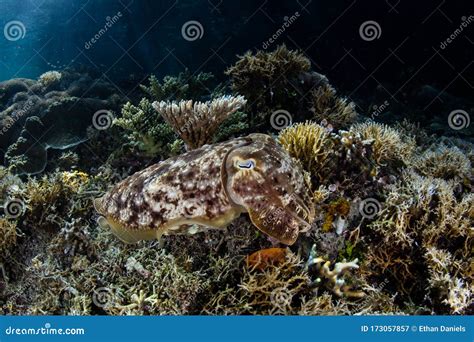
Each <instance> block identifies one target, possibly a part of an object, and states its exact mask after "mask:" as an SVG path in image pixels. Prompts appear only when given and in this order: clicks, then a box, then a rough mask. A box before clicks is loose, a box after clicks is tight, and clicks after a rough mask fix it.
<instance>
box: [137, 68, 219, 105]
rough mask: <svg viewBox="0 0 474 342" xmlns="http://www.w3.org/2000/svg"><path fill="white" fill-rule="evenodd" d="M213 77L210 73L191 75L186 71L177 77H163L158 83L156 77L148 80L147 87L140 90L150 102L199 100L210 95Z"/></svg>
mask: <svg viewBox="0 0 474 342" xmlns="http://www.w3.org/2000/svg"><path fill="white" fill-rule="evenodd" d="M213 78H214V76H213V75H212V74H211V73H205V72H200V73H199V74H197V75H193V74H191V73H190V72H189V70H188V69H186V70H185V71H184V72H180V73H179V74H178V75H177V76H165V77H164V78H163V81H162V82H160V81H159V80H158V79H157V78H156V76H154V75H152V76H150V78H149V83H150V84H149V85H148V86H144V85H142V86H141V88H142V90H143V91H144V92H145V93H146V94H147V95H148V96H149V98H150V99H151V100H152V101H167V100H178V101H179V100H184V99H189V98H193V99H201V98H203V97H205V96H210V95H211V93H212V90H211V89H210V88H211V85H210V82H211V81H212V79H213Z"/></svg>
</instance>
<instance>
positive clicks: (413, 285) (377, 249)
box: [361, 170, 474, 313]
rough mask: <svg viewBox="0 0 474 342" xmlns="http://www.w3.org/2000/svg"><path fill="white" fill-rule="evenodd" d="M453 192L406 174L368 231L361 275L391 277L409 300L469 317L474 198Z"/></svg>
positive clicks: (438, 182) (389, 192)
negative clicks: (466, 311)
mask: <svg viewBox="0 0 474 342" xmlns="http://www.w3.org/2000/svg"><path fill="white" fill-rule="evenodd" d="M455 192H456V190H455V189H454V186H453V184H452V183H448V182H447V181H445V180H442V179H439V178H432V177H424V176H420V175H418V174H416V173H415V172H414V171H412V170H407V171H405V172H404V174H403V178H402V179H401V180H400V181H399V182H398V183H396V184H393V185H391V186H389V187H388V188H387V193H386V199H385V205H384V208H383V209H382V210H381V211H380V213H379V215H378V217H377V219H376V220H375V221H373V222H371V223H370V224H369V225H368V229H369V231H368V232H367V233H366V235H367V236H366V237H364V238H363V241H364V244H367V245H365V246H364V250H366V251H367V252H366V253H365V255H366V259H365V260H364V266H363V267H361V269H362V270H363V271H364V272H368V274H369V275H372V276H376V277H379V278H380V277H387V278H388V279H390V283H391V284H392V286H394V287H395V288H396V289H397V290H398V291H399V293H400V294H401V296H402V297H405V296H406V297H405V298H406V299H408V298H409V299H410V300H411V301H421V302H423V301H425V300H429V301H431V302H428V303H423V304H425V305H427V306H428V305H432V306H433V308H434V310H436V312H443V311H444V312H451V313H462V312H465V310H467V309H468V308H469V306H470V305H472V302H473V298H472V293H471V292H470V290H469V287H468V286H465V285H463V284H469V283H470V282H471V281H472V274H471V273H470V272H471V271H470V269H471V266H470V265H471V264H472V262H473V255H472V249H473V247H474V240H473V237H474V235H473V230H472V223H473V218H474V216H473V215H474V212H473V210H472V208H474V202H473V201H474V197H473V195H472V194H464V195H461V194H457V195H456V194H455ZM373 244H375V245H373ZM426 273H428V274H429V276H428V277H427V278H426V277H425V276H424V274H426ZM426 291H428V293H429V294H430V295H429V296H428V297H426ZM461 293H462V294H463V296H458V294H461ZM417 297H418V298H417ZM453 297H456V299H457V301H455V300H454V299H453ZM428 298H429V299H428Z"/></svg>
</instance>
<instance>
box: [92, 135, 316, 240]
mask: <svg viewBox="0 0 474 342" xmlns="http://www.w3.org/2000/svg"><path fill="white" fill-rule="evenodd" d="M95 207H96V209H97V211H98V212H99V213H100V214H101V215H103V216H105V218H103V217H102V218H101V219H100V223H101V225H102V226H104V227H108V228H110V229H111V230H112V231H113V232H114V233H115V234H116V235H117V236H118V237H119V238H120V239H122V240H123V241H125V242H128V243H134V242H137V241H139V240H142V239H155V238H160V237H161V236H162V235H163V234H165V235H167V234H174V233H191V234H192V233H195V232H196V231H201V230H206V229H209V227H211V228H225V226H226V225H227V224H228V223H229V222H231V221H232V220H234V219H235V218H236V217H237V216H239V215H240V214H241V213H242V212H248V213H249V215H250V219H251V220H252V222H253V224H254V225H255V226H257V228H259V229H260V230H261V231H263V232H264V233H266V234H268V235H270V236H271V237H273V238H275V239H277V240H279V241H281V242H283V243H285V244H289V245H291V244H293V243H294V242H295V241H296V239H297V238H298V234H299V233H300V232H304V231H305V230H307V229H309V228H310V224H311V222H312V221H313V218H314V208H313V205H312V202H311V195H310V192H309V189H308V186H307V184H306V182H305V177H304V176H303V173H302V171H301V170H300V168H299V167H298V165H297V164H296V163H295V162H294V161H293V160H292V158H291V157H290V156H289V155H288V154H287V153H286V151H284V150H283V149H282V148H281V147H280V146H279V145H277V143H276V142H275V141H274V140H273V139H272V138H271V137H269V136H267V135H263V134H254V135H250V136H248V137H244V138H239V139H234V140H231V141H228V142H224V143H220V144H215V145H206V146H204V147H202V148H200V149H197V150H193V151H191V152H188V153H185V154H183V155H181V156H179V157H175V158H171V159H168V160H166V161H163V162H161V163H158V164H156V165H152V166H150V167H148V168H147V169H145V170H143V171H140V172H137V173H136V174H134V175H132V176H130V177H129V178H127V179H125V180H123V181H122V182H120V183H119V184H117V185H116V186H115V187H114V188H112V189H111V190H110V191H109V192H108V193H107V194H105V195H104V196H103V197H102V198H100V199H97V200H96V201H95Z"/></svg>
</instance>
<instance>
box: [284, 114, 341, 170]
mask: <svg viewBox="0 0 474 342" xmlns="http://www.w3.org/2000/svg"><path fill="white" fill-rule="evenodd" d="M278 141H279V142H280V144H281V145H282V146H283V147H284V148H285V149H286V150H287V151H288V153H290V155H291V156H292V157H294V158H296V159H297V160H299V161H301V163H302V164H303V167H304V169H305V170H306V171H308V172H310V173H311V174H312V175H320V174H321V172H322V170H323V169H324V168H325V167H327V164H328V162H329V160H330V158H331V154H332V152H333V147H334V142H333V140H332V139H331V138H330V134H329V132H328V131H327V130H326V128H325V127H323V126H320V125H317V124H315V123H311V122H306V123H302V124H296V125H293V126H290V127H288V128H286V129H284V130H283V131H282V132H281V133H280V135H279V136H278Z"/></svg>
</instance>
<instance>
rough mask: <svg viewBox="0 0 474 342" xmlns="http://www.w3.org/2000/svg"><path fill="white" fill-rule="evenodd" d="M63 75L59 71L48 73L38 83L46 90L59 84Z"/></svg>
mask: <svg viewBox="0 0 474 342" xmlns="http://www.w3.org/2000/svg"><path fill="white" fill-rule="evenodd" d="M61 77H62V74H61V73H60V72H58V71H47V72H45V73H44V74H42V75H41V76H40V77H39V78H38V82H39V83H40V84H41V86H43V87H44V88H50V87H51V86H53V85H55V84H56V83H59V81H60V80H61Z"/></svg>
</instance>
